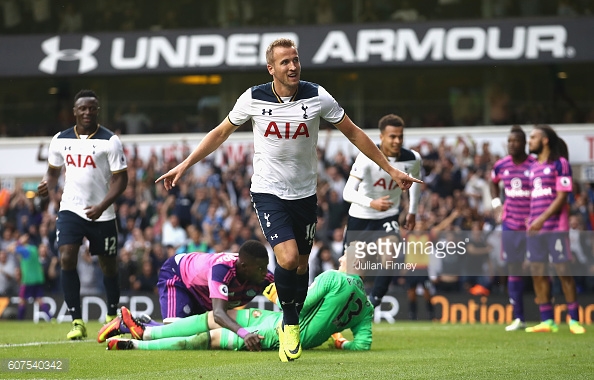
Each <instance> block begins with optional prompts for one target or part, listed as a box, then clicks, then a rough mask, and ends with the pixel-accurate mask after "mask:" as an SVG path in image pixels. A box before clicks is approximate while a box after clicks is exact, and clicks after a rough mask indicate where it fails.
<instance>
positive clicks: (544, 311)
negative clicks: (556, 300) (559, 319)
mask: <svg viewBox="0 0 594 380" xmlns="http://www.w3.org/2000/svg"><path fill="white" fill-rule="evenodd" d="M538 310H539V311H540V320H541V321H547V320H549V319H553V305H551V303H550V302H549V303H543V304H542V305H538Z"/></svg>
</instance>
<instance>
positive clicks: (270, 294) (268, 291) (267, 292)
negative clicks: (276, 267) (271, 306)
mask: <svg viewBox="0 0 594 380" xmlns="http://www.w3.org/2000/svg"><path fill="white" fill-rule="evenodd" d="M262 294H263V295H264V297H266V298H268V300H269V301H270V302H272V303H276V300H277V299H278V295H277V294H276V284H275V283H274V282H273V283H271V284H270V285H268V286H267V287H266V288H265V289H264V291H263V292H262Z"/></svg>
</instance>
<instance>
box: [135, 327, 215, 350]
mask: <svg viewBox="0 0 594 380" xmlns="http://www.w3.org/2000/svg"><path fill="white" fill-rule="evenodd" d="M137 344H138V349H139V350H149V351H158V350H170V351H174V350H208V348H209V347H210V334H209V333H207V332H206V333H201V334H198V335H193V336H187V337H182V338H179V337H178V338H164V339H158V340H149V341H143V340H141V341H138V342H137Z"/></svg>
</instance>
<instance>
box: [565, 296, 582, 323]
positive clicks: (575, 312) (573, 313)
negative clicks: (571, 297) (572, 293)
mask: <svg viewBox="0 0 594 380" xmlns="http://www.w3.org/2000/svg"><path fill="white" fill-rule="evenodd" d="M567 314H569V317H570V318H571V319H573V320H574V321H579V320H580V305H579V304H578V303H577V301H576V302H570V303H568V304H567Z"/></svg>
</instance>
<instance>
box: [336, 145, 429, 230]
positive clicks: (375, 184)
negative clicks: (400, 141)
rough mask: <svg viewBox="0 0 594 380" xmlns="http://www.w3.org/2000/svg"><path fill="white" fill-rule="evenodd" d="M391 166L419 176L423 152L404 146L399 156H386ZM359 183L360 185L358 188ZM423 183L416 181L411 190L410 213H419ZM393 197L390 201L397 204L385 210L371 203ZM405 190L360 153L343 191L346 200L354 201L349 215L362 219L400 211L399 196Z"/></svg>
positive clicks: (379, 217) (385, 215) (382, 216)
mask: <svg viewBox="0 0 594 380" xmlns="http://www.w3.org/2000/svg"><path fill="white" fill-rule="evenodd" d="M386 158H387V159H388V162H389V163H390V165H392V166H393V167H395V168H396V169H399V170H401V171H403V172H405V173H408V174H410V175H411V176H412V177H415V178H420V173H421V155H420V154H419V153H417V152H415V151H414V150H409V149H404V148H402V149H401V151H400V156H399V157H398V158H395V157H386ZM357 185H358V187H356V186H357ZM351 186H353V187H355V188H356V189H357V194H356V195H357V196H356V197H352V196H349V195H350V194H349V190H350V188H351ZM420 193H421V185H420V184H418V183H416V182H415V183H413V185H412V186H411V188H410V189H409V195H410V204H409V209H408V212H409V213H410V214H416V213H417V208H418V205H419V199H420ZM386 195H389V196H390V198H389V199H390V201H392V202H393V203H394V204H393V206H392V207H391V208H389V209H388V210H386V211H378V210H375V209H373V208H371V207H370V206H369V203H370V202H371V201H372V200H374V199H377V198H381V197H384V196H386ZM401 195H402V189H400V187H398V185H397V184H396V182H395V181H394V180H393V179H392V177H390V175H389V174H388V173H387V172H386V171H384V170H383V169H382V168H380V167H379V166H378V165H377V164H376V163H375V162H373V161H372V160H371V159H370V158H369V157H367V156H366V155H364V154H363V153H359V155H357V158H356V159H355V162H354V163H353V166H352V168H351V173H350V177H349V180H348V181H347V184H346V186H345V192H344V194H343V196H344V199H345V200H347V201H349V202H351V206H350V208H349V215H350V216H353V217H355V218H360V219H383V218H387V217H389V216H394V215H396V214H398V213H399V208H400V196H401Z"/></svg>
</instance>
